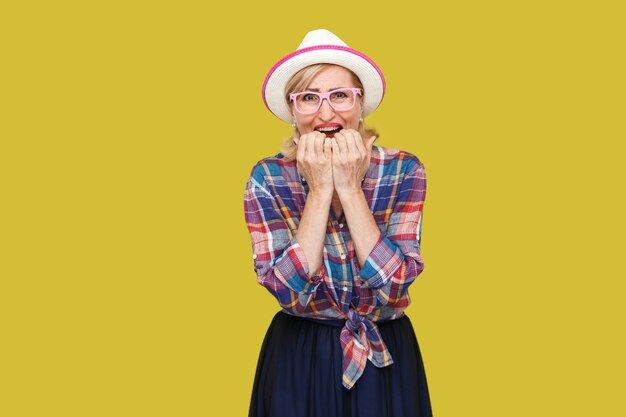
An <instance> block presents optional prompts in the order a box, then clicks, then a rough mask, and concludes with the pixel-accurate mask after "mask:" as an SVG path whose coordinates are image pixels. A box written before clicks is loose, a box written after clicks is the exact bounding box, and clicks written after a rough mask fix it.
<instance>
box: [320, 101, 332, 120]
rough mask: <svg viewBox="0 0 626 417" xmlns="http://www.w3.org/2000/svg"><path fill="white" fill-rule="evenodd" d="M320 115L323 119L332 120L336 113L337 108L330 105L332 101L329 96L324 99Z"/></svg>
mask: <svg viewBox="0 0 626 417" xmlns="http://www.w3.org/2000/svg"><path fill="white" fill-rule="evenodd" d="M318 115H319V117H320V118H321V119H322V120H330V119H331V118H332V117H333V116H334V115H335V110H334V109H333V108H332V107H331V106H330V102H329V101H328V99H327V98H325V99H323V100H322V104H321V105H320V108H319V110H318Z"/></svg>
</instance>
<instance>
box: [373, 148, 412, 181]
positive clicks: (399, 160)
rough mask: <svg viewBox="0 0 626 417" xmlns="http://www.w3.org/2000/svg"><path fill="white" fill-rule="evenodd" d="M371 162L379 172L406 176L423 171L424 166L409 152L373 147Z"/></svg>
mask: <svg viewBox="0 0 626 417" xmlns="http://www.w3.org/2000/svg"><path fill="white" fill-rule="evenodd" d="M372 162H373V163H374V164H376V165H378V166H379V170H378V171H379V172H384V173H394V174H408V173H409V172H413V171H416V170H422V171H423V170H424V164H423V163H422V161H420V159H419V158H418V157H417V156H416V155H413V154H412V153H410V152H407V151H403V150H400V149H394V148H386V147H383V146H374V147H373V148H372Z"/></svg>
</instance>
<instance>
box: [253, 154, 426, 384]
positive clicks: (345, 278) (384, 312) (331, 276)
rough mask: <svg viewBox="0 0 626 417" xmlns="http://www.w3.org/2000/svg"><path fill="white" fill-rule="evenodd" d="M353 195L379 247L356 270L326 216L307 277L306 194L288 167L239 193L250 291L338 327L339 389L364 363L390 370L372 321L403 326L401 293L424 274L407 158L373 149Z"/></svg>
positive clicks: (269, 166) (411, 161) (337, 227)
mask: <svg viewBox="0 0 626 417" xmlns="http://www.w3.org/2000/svg"><path fill="white" fill-rule="evenodd" d="M362 189H363V193H364V195H365V198H366V201H367V203H368V205H369V207H370V210H371V212H372V214H373V216H374V219H375V221H376V224H377V225H378V227H379V229H380V235H379V237H378V241H377V242H376V244H375V245H374V248H373V249H372V251H371V252H370V254H369V256H368V257H367V259H366V261H365V263H364V265H363V267H362V268H361V267H360V266H359V262H358V259H357V257H356V253H355V248H354V242H353V241H352V239H351V238H350V230H349V227H348V225H347V224H346V219H345V217H344V214H341V215H340V217H339V218H336V216H335V214H334V211H333V210H332V209H331V210H330V211H329V218H328V224H327V226H326V237H325V240H324V253H323V262H322V267H321V271H320V272H319V274H318V275H317V276H313V277H309V268H308V264H307V260H306V256H305V254H304V251H303V250H302V248H301V247H300V245H299V244H298V241H297V240H296V231H297V229H298V224H299V221H300V218H301V216H302V212H303V211H304V204H305V202H306V196H307V192H308V185H307V184H306V181H305V180H304V179H303V178H302V176H301V175H300V174H299V173H298V170H297V167H296V161H295V160H292V161H289V160H286V159H285V158H284V157H283V155H282V154H278V155H276V156H274V157H269V158H265V159H263V160H261V161H259V162H258V163H257V164H256V165H255V166H254V167H253V168H252V173H251V175H250V179H249V180H248V183H247V185H246V190H245V194H244V211H245V218H246V222H247V225H248V230H249V232H250V238H251V240H252V251H253V256H252V257H253V258H254V270H255V272H256V274H257V280H258V283H259V284H261V285H263V286H264V287H265V288H267V289H268V290H269V292H270V293H271V294H272V295H273V296H274V297H276V299H277V300H278V303H279V304H280V306H281V307H282V309H283V311H284V312H285V313H288V314H291V315H295V316H303V317H310V318H315V319H319V320H328V319H345V320H346V323H345V325H344V327H343V328H342V330H341V336H340V343H341V347H342V350H343V385H344V386H345V387H346V388H348V389H350V388H351V387H352V386H353V385H354V383H355V382H356V380H357V379H358V378H359V377H360V376H361V374H362V373H363V370H364V369H365V365H366V364H367V360H368V359H369V360H370V361H371V362H372V363H373V364H374V365H375V366H377V367H384V366H387V365H391V364H392V363H393V360H392V358H391V355H390V354H389V351H388V350H387V347H386V346H385V343H384V341H383V340H382V337H381V335H380V332H379V329H378V326H377V325H376V322H382V321H386V320H392V319H397V318H399V317H402V315H403V314H404V310H405V309H406V308H407V306H408V305H409V303H410V299H409V294H408V291H407V290H408V288H409V285H410V284H411V283H412V282H413V281H414V280H415V278H416V277H417V276H418V275H419V274H420V272H422V270H423V262H422V259H421V257H420V234H421V224H422V207H423V204H424V197H425V193H426V175H425V172H424V166H423V164H422V163H421V162H420V161H419V160H418V159H417V157H415V156H414V155H411V154H410V153H408V152H403V151H399V150H396V149H388V148H383V147H379V146H374V147H373V149H372V157H371V160H370V167H369V170H368V172H367V174H366V176H365V178H364V180H363V184H362Z"/></svg>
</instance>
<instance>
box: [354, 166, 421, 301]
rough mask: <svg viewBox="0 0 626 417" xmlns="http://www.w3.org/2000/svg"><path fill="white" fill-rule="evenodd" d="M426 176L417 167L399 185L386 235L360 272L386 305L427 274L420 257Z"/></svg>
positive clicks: (382, 237)
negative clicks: (418, 278)
mask: <svg viewBox="0 0 626 417" xmlns="http://www.w3.org/2000/svg"><path fill="white" fill-rule="evenodd" d="M425 196H426V173H425V170H424V166H423V165H422V164H421V163H418V164H416V165H415V166H414V167H413V168H412V169H411V170H410V171H409V172H408V173H407V174H406V175H404V177H403V178H402V182H401V183H400V184H399V185H398V192H397V195H396V198H395V203H394V205H393V210H392V211H391V214H390V216H389V221H388V224H387V227H386V233H385V234H384V235H383V234H382V233H381V234H380V236H379V238H378V241H377V242H376V244H375V245H374V247H373V249H372V250H371V252H370V254H369V255H368V257H367V259H366V260H365V262H364V264H363V267H361V268H360V269H359V270H357V273H358V275H359V277H360V279H361V280H362V281H363V282H364V284H365V286H367V287H370V288H372V289H373V290H375V291H376V293H377V294H376V296H377V298H378V300H379V301H380V302H381V303H383V304H394V303H396V302H398V301H399V300H400V299H401V298H402V297H403V296H404V295H405V294H406V292H407V290H408V287H409V285H410V284H411V283H412V282H413V281H414V280H415V279H416V278H417V276H418V275H419V274H420V273H421V272H422V271H423V269H424V263H423V261H422V258H421V255H420V241H421V228H422V210H423V206H424V199H425Z"/></svg>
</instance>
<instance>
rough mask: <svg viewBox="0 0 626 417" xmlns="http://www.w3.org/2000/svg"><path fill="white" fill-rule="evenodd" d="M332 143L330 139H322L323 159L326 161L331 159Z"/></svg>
mask: <svg viewBox="0 0 626 417" xmlns="http://www.w3.org/2000/svg"><path fill="white" fill-rule="evenodd" d="M332 146H333V142H332V138H325V139H324V157H325V158H327V159H330V158H332V154H333V148H332Z"/></svg>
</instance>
